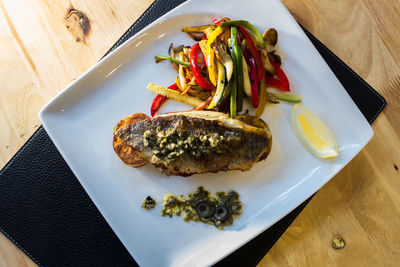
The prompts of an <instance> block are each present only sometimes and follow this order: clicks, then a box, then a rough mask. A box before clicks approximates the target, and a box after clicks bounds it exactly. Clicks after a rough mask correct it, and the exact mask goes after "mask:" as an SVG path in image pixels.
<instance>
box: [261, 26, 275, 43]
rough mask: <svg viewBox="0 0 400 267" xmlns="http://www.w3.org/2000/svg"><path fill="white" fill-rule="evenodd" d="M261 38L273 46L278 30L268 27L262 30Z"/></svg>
mask: <svg viewBox="0 0 400 267" xmlns="http://www.w3.org/2000/svg"><path fill="white" fill-rule="evenodd" d="M263 39H264V42H265V43H266V44H268V45H271V46H275V45H276V43H277V42H278V32H277V31H276V30H275V29H274V28H269V29H267V30H266V31H265V32H264V34H263Z"/></svg>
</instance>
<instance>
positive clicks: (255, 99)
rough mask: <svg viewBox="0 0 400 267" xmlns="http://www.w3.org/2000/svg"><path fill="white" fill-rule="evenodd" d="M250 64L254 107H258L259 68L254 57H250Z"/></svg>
mask: <svg viewBox="0 0 400 267" xmlns="http://www.w3.org/2000/svg"><path fill="white" fill-rule="evenodd" d="M249 66H250V83H251V102H252V103H253V107H255V108H256V107H258V87H257V69H256V62H255V60H254V58H253V57H251V58H249Z"/></svg>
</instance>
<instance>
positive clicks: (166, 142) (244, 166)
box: [114, 111, 272, 176]
mask: <svg viewBox="0 0 400 267" xmlns="http://www.w3.org/2000/svg"><path fill="white" fill-rule="evenodd" d="M138 116H141V115H138V114H134V115H131V116H130V117H128V118H137V117H138ZM124 120H125V119H124ZM124 120H123V121H124ZM115 138H119V139H120V140H123V144H124V146H129V147H130V148H132V153H133V154H135V155H140V157H141V158H143V159H145V160H146V161H148V162H150V163H152V164H154V165H155V166H156V167H157V168H159V169H160V170H161V171H162V172H163V173H165V174H166V175H180V176H190V175H192V174H195V173H205V172H218V171H228V170H242V171H246V170H249V169H251V167H252V166H253V164H254V163H255V162H257V161H260V160H262V159H265V158H266V157H267V156H268V154H269V152H270V150H271V141H272V138H271V132H270V131H269V128H268V125H267V124H266V123H265V122H264V121H263V120H261V119H259V118H256V117H253V116H248V115H241V116H237V119H231V118H229V116H228V115H227V114H223V113H220V112H212V111H189V112H176V113H170V114H166V115H160V116H157V117H154V118H147V119H144V120H135V119H133V120H132V122H131V123H128V124H124V126H123V127H116V129H115V131H114V139H115ZM120 157H121V156H120ZM121 159H122V157H121ZM125 162H126V161H125ZM126 163H127V162H126ZM128 164H129V163H128ZM132 166H134V167H137V165H132Z"/></svg>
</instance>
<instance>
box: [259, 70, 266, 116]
mask: <svg viewBox="0 0 400 267" xmlns="http://www.w3.org/2000/svg"><path fill="white" fill-rule="evenodd" d="M266 77H268V76H264V79H262V81H261V83H260V97H259V100H260V101H259V103H258V107H257V111H256V117H260V116H261V115H262V114H263V113H264V109H265V105H266V104H267V87H266V84H265V78H266Z"/></svg>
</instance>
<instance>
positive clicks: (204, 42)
mask: <svg viewBox="0 0 400 267" xmlns="http://www.w3.org/2000/svg"><path fill="white" fill-rule="evenodd" d="M199 46H200V50H201V53H202V54H203V58H204V59H206V58H207V57H206V53H207V37H206V38H205V39H203V40H201V41H200V42H199ZM204 65H206V67H207V70H208V64H207V60H204Z"/></svg>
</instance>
